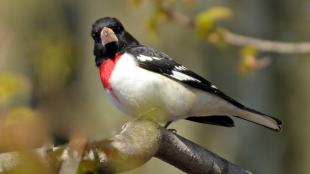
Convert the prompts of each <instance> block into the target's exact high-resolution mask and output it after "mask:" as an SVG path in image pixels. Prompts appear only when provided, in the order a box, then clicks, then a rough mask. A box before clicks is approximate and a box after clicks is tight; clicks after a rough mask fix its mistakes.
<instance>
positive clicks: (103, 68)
mask: <svg viewBox="0 0 310 174" xmlns="http://www.w3.org/2000/svg"><path fill="white" fill-rule="evenodd" d="M120 58H121V54H115V57H114V58H111V59H107V60H105V61H104V62H102V63H101V65H100V68H99V71H100V78H101V82H102V84H103V87H104V88H105V89H108V90H109V91H110V92H112V90H113V89H112V86H111V84H110V78H111V75H112V73H113V70H114V68H115V65H116V63H117V61H118V60H119V59H120Z"/></svg>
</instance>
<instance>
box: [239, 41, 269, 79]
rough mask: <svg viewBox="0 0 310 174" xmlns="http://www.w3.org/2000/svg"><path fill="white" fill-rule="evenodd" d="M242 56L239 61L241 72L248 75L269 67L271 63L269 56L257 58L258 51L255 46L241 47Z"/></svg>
mask: <svg viewBox="0 0 310 174" xmlns="http://www.w3.org/2000/svg"><path fill="white" fill-rule="evenodd" d="M240 54H241V58H240V62H239V66H238V69H239V73H240V75H242V76H247V75H249V74H251V73H252V72H254V71H257V70H260V69H262V68H265V67H267V66H268V65H269V64H270V59H269V58H266V57H265V58H259V59H258V58H257V51H256V49H255V48H254V47H251V46H249V47H244V48H243V49H241V53H240Z"/></svg>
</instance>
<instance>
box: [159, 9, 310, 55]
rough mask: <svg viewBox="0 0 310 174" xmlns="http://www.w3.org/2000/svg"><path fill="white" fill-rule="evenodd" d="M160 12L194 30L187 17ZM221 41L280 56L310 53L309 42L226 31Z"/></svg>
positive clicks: (171, 12) (191, 20)
mask: <svg viewBox="0 0 310 174" xmlns="http://www.w3.org/2000/svg"><path fill="white" fill-rule="evenodd" d="M162 10H163V11H164V12H165V13H166V14H168V16H169V17H170V19H173V20H175V21H177V22H179V23H181V24H183V25H185V26H188V27H190V28H195V21H194V20H193V19H192V18H190V17H189V16H187V15H185V14H183V13H180V12H178V11H176V10H175V9H174V8H165V7H162ZM221 31H223V32H221V34H223V39H224V41H225V42H226V43H228V44H230V45H234V46H241V47H243V46H252V47H254V48H256V49H257V50H259V51H265V52H274V53H282V54H296V53H298V54H305V53H310V42H298V43H292V42H281V41H272V40H265V39H259V38H254V37H249V36H243V35H241V34H237V33H234V32H231V31H228V30H221Z"/></svg>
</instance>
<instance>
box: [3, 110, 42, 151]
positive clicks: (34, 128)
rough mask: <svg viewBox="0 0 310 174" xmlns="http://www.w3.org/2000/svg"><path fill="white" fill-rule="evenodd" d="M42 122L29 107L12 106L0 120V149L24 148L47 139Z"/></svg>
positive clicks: (34, 145) (40, 143) (37, 145)
mask: <svg viewBox="0 0 310 174" xmlns="http://www.w3.org/2000/svg"><path fill="white" fill-rule="evenodd" d="M44 125H45V124H44V122H43V121H42V120H41V118H40V116H39V114H38V113H36V112H35V111H33V110H31V109H29V108H24V107H21V108H14V109H12V110H11V111H9V112H8V113H7V114H5V115H4V117H2V118H1V120H0V151H9V150H25V149H32V148H34V147H39V146H42V145H43V143H44V142H46V140H47V137H48V136H47V132H46V130H45V126H44Z"/></svg>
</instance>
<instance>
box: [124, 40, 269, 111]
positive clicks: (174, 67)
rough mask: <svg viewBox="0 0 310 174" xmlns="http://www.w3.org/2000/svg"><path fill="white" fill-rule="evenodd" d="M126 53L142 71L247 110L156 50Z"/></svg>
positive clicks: (129, 50)
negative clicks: (182, 84) (175, 81)
mask: <svg viewBox="0 0 310 174" xmlns="http://www.w3.org/2000/svg"><path fill="white" fill-rule="evenodd" d="M126 52H128V53H130V54H132V55H134V56H135V57H136V59H137V61H138V64H139V66H140V67H142V68H144V69H147V70H150V71H153V72H157V73H160V74H162V75H165V76H167V77H169V78H171V79H174V80H177V81H180V82H182V83H184V84H187V85H189V86H191V87H194V88H197V89H200V90H203V91H206V92H209V93H211V94H214V95H216V96H218V97H220V98H222V99H224V100H226V101H227V102H229V103H231V104H233V105H234V106H236V107H238V108H242V109H248V108H245V106H243V105H242V104H240V103H239V102H237V101H236V100H234V99H232V98H231V97H229V96H227V95H225V94H224V93H223V92H221V91H220V90H218V89H217V88H216V87H215V86H214V85H212V83H211V82H209V81H208V80H206V79H204V78H203V77H201V76H199V75H198V74H196V73H194V72H192V71H191V70H189V69H187V68H186V67H184V66H182V65H180V64H178V63H177V62H175V61H174V60H173V59H171V58H170V57H169V56H168V55H166V54H164V53H162V52H160V51H158V50H156V49H153V48H147V47H145V46H138V47H131V48H128V49H127V50H126ZM255 112H257V111H255ZM259 114H262V113H259ZM263 115H265V114H263Z"/></svg>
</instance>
